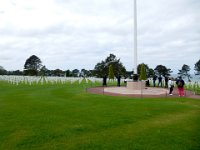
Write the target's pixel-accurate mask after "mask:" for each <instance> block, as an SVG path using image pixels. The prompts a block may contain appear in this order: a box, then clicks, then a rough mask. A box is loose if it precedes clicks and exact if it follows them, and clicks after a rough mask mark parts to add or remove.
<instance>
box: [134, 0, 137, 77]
mask: <svg viewBox="0 0 200 150" xmlns="http://www.w3.org/2000/svg"><path fill="white" fill-rule="evenodd" d="M133 71H134V74H137V73H138V72H137V3H136V0H134V68H133Z"/></svg>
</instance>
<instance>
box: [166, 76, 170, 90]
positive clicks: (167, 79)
mask: <svg viewBox="0 0 200 150" xmlns="http://www.w3.org/2000/svg"><path fill="white" fill-rule="evenodd" d="M168 81H169V78H168V77H167V76H165V88H168Z"/></svg>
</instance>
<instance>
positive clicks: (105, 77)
mask: <svg viewBox="0 0 200 150" xmlns="http://www.w3.org/2000/svg"><path fill="white" fill-rule="evenodd" d="M103 86H107V76H106V75H104V76H103Z"/></svg>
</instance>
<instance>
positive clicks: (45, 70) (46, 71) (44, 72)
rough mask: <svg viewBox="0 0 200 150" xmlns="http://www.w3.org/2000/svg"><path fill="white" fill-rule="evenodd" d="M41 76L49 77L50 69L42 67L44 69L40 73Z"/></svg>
mask: <svg viewBox="0 0 200 150" xmlns="http://www.w3.org/2000/svg"><path fill="white" fill-rule="evenodd" d="M39 74H40V75H41V76H46V75H48V69H47V68H46V66H42V68H41V69H40V73H39Z"/></svg>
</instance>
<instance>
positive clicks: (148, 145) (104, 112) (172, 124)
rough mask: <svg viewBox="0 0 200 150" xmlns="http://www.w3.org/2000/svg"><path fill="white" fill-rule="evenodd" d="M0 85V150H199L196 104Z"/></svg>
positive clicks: (80, 89)
mask: <svg viewBox="0 0 200 150" xmlns="http://www.w3.org/2000/svg"><path fill="white" fill-rule="evenodd" d="M89 85H90V84H87V85H86V84H84V83H82V84H81V85H79V84H78V83H74V84H72V85H71V84H65V85H33V86H29V85H19V86H16V85H10V84H7V83H5V82H0V150H35V149H36V150H37V149H41V150H68V149H69V150H71V149H72V150H74V149H77V150H83V149H85V150H90V149H98V150H112V149H113V150H118V149H122V150H126V149H127V150H199V149H200V142H199V141H200V100H197V99H196V100H195V99H188V98H157V99H152V98H146V99H141V98H127V97H112V96H105V95H95V94H89V93H86V92H85V87H86V86H89Z"/></svg>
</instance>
